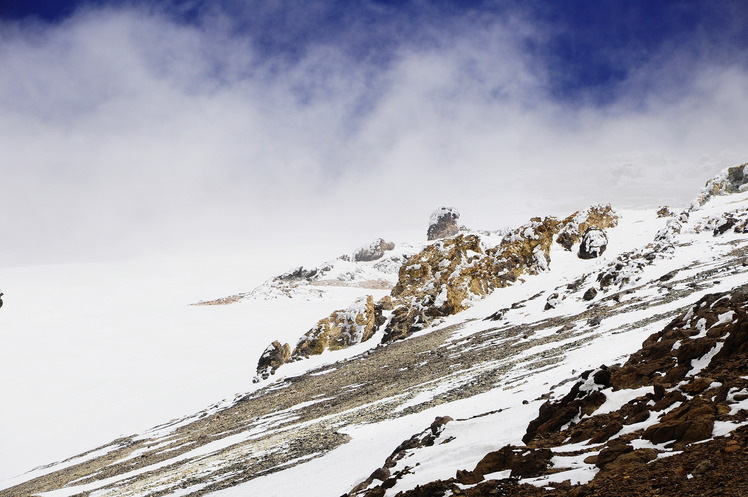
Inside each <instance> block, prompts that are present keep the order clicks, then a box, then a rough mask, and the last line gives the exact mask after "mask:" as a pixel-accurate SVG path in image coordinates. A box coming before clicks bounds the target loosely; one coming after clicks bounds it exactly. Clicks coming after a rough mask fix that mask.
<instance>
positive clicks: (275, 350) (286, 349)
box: [257, 340, 291, 380]
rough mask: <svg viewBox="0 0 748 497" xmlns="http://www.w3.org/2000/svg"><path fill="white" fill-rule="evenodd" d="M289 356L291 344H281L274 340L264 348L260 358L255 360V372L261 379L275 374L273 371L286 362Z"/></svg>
mask: <svg viewBox="0 0 748 497" xmlns="http://www.w3.org/2000/svg"><path fill="white" fill-rule="evenodd" d="M290 358H291V346H290V345H289V344H287V343H286V344H283V345H281V343H280V342H279V341H277V340H276V341H274V342H273V343H271V344H270V345H269V346H268V347H267V348H266V349H265V352H263V353H262V355H261V356H260V360H259V361H258V362H257V374H258V377H260V378H262V379H265V380H266V379H268V377H269V376H270V375H271V374H275V371H276V370H277V369H278V368H279V367H281V366H282V365H283V364H285V363H286V362H288V360H289V359H290Z"/></svg>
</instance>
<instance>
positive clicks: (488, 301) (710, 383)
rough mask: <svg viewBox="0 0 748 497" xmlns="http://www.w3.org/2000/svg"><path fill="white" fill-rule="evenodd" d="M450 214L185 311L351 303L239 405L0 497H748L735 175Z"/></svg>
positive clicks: (103, 450) (739, 183) (745, 206)
mask: <svg viewBox="0 0 748 497" xmlns="http://www.w3.org/2000/svg"><path fill="white" fill-rule="evenodd" d="M458 219H459V213H458V212H457V211H456V209H454V208H442V209H440V210H439V211H437V212H435V214H434V216H432V219H431V223H430V225H429V227H428V229H427V230H426V233H425V235H426V236H424V241H416V242H412V241H411V242H409V243H399V242H397V241H396V242H395V243H392V242H389V241H385V240H382V239H377V240H375V241H374V242H372V243H371V244H370V245H368V246H366V247H362V248H361V249H359V250H357V251H355V252H353V253H351V254H348V255H345V256H341V257H339V258H337V259H334V260H332V261H330V262H328V263H325V264H323V265H320V266H318V267H315V268H297V269H294V270H291V271H289V272H287V273H285V274H283V275H280V276H278V277H276V278H273V279H272V280H269V281H268V282H266V283H265V284H263V285H261V286H260V287H258V288H256V289H255V290H252V291H250V292H247V293H242V294H237V295H232V296H228V297H221V298H218V299H213V300H205V301H202V302H198V303H197V304H198V305H232V306H242V305H246V304H247V302H251V301H257V300H280V301H283V302H285V301H287V306H284V309H286V311H285V312H289V313H293V312H294V305H295V302H297V301H299V300H314V299H319V300H325V299H330V301H331V302H332V299H331V298H330V295H333V294H335V295H338V296H339V295H340V294H336V293H335V292H339V291H341V290H343V289H344V290H345V292H346V293H345V295H349V294H351V295H352V294H353V293H355V294H356V295H357V297H356V298H354V299H352V300H351V301H350V303H349V304H348V306H347V307H344V308H339V309H335V310H333V309H330V311H329V312H328V313H327V314H323V315H320V316H319V317H318V321H316V322H310V323H309V326H308V328H307V329H300V330H297V331H298V334H297V336H298V340H297V342H296V343H295V344H290V343H282V341H281V340H275V341H273V342H272V344H270V345H269V346H268V348H267V349H266V350H265V352H264V353H263V354H262V355H261V356H260V357H248V358H247V360H248V361H252V362H256V363H257V376H256V378H255V379H254V382H255V384H256V386H257V388H256V389H255V390H253V391H251V392H250V393H248V394H246V395H243V396H240V397H238V398H237V399H235V400H233V401H227V402H222V403H217V404H215V405H213V406H210V407H209V408H206V409H205V410H203V411H201V412H198V413H195V414H193V415H189V416H186V417H184V418H182V419H178V420H172V421H169V422H167V423H165V424H163V425H160V426H157V427H155V428H153V429H151V430H149V431H146V432H144V433H141V434H138V435H133V436H129V437H125V438H121V439H118V440H114V441H112V442H111V443H110V444H107V445H105V446H102V447H98V448H94V449H92V450H91V451H89V452H86V453H83V454H81V455H79V456H76V457H73V458H70V459H68V460H65V461H61V462H58V463H54V464H51V465H49V466H46V467H43V468H37V469H35V470H33V471H31V472H29V473H27V474H25V475H22V476H20V477H18V478H16V479H14V480H12V481H7V482H2V484H3V485H2V486H3V487H5V488H4V489H3V490H0V496H9V497H10V496H13V497H18V496H31V495H44V496H48V497H62V496H75V495H83V496H96V497H101V496H136V495H138V496H154V497H155V496H160V495H180V496H187V495H194V496H198V495H208V494H210V495H217V496H222V497H231V496H243V495H255V494H258V495H279V496H280V495H312V496H316V495H320V496H323V495H326V496H339V495H347V496H354V495H355V496H366V497H380V496H388V497H390V496H395V495H401V496H413V497H415V496H419V497H420V496H447V495H455V496H458V495H467V496H488V495H517V496H536V495H564V496H566V495H569V496H592V495H601V496H602V495H621V488H622V485H625V488H626V494H627V495H628V494H630V495H660V496H664V495H673V496H675V495H746V493H748V477H746V476H745V475H746V474H748V473H747V472H746V471H744V470H745V469H748V458H746V454H748V446H747V445H746V439H747V438H748V428H746V426H747V425H748V379H747V378H748V317H746V310H747V309H748V239H746V232H747V231H748V165H740V166H736V167H733V168H730V169H728V170H725V171H723V172H722V173H720V174H719V175H718V176H716V177H715V178H713V179H712V180H710V181H709V182H708V183H707V185H706V187H705V188H704V189H703V190H702V191H701V192H700V193H699V194H698V196H697V197H696V198H695V200H694V201H693V202H692V203H691V205H690V206H688V207H687V208H685V209H680V210H678V209H675V210H671V209H670V208H667V207H663V208H661V209H659V210H657V211H654V210H651V211H618V210H616V209H615V207H614V206H613V207H611V206H607V205H596V206H592V207H590V208H589V209H586V210H583V211H579V212H575V213H571V214H569V215H567V216H566V217H563V218H556V217H550V216H548V217H544V218H540V217H538V218H533V219H531V220H530V221H529V222H528V223H526V224H525V225H522V226H520V227H517V228H514V229H506V230H501V231H497V232H483V231H474V230H470V229H468V228H465V227H462V226H458V225H457V220H458ZM426 238H428V239H429V240H428V241H427V240H426ZM284 299H285V300H284ZM341 300H342V299H340V298H336V299H335V302H338V301H341ZM252 381H253V379H252V378H247V384H248V385H249V384H251V383H252ZM710 492H711V493H710Z"/></svg>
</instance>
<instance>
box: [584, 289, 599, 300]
mask: <svg viewBox="0 0 748 497" xmlns="http://www.w3.org/2000/svg"><path fill="white" fill-rule="evenodd" d="M595 297H597V290H596V289H595V287H589V288H588V289H587V291H586V292H584V295H582V300H592V299H594V298H595Z"/></svg>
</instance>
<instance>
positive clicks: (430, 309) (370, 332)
mask: <svg viewBox="0 0 748 497" xmlns="http://www.w3.org/2000/svg"><path fill="white" fill-rule="evenodd" d="M452 211H453V209H452V210H449V211H448V213H451V212H452ZM445 215H446V214H445ZM432 217H433V216H432ZM448 217H450V218H451V214H450V216H448ZM438 218H439V219H441V218H442V217H438ZM617 223H618V214H616V212H615V211H614V210H613V209H612V207H611V206H610V205H595V206H592V207H590V208H589V209H587V210H585V211H580V212H576V213H574V214H572V215H570V216H568V217H566V218H564V219H562V220H559V219H556V218H554V217H546V218H543V219H541V218H533V219H531V220H530V222H529V223H527V224H525V225H522V226H520V227H518V228H516V229H514V230H511V231H509V232H508V233H506V234H505V235H504V236H503V237H502V238H501V239H500V241H499V243H497V244H496V245H493V246H490V245H488V244H487V241H488V240H489V239H488V238H487V237H485V236H483V235H481V234H480V233H460V234H456V235H454V236H450V237H446V238H443V239H440V240H437V241H436V242H434V243H432V244H430V245H428V246H426V247H425V248H424V249H423V250H421V251H420V252H418V253H416V254H414V255H412V256H410V257H409V258H407V260H406V261H405V262H404V264H402V266H401V267H400V269H399V271H398V280H397V283H396V284H395V286H394V287H393V288H392V291H391V293H390V295H389V296H388V297H385V298H383V299H381V300H380V301H379V302H377V303H376V304H374V303H373V301H372V302H371V303H370V305H369V306H368V307H362V306H361V305H358V304H354V306H352V307H351V308H349V309H346V310H340V311H335V312H334V313H333V314H332V315H331V316H330V317H329V318H324V319H323V320H321V321H319V322H318V323H317V324H316V325H315V326H314V327H313V328H312V329H311V330H309V331H308V332H307V333H306V334H304V335H303V336H302V337H301V338H300V339H299V341H298V342H297V344H296V347H295V348H294V349H293V352H292V354H291V356H290V358H289V359H290V360H297V359H300V358H303V357H308V356H310V355H316V354H320V353H322V352H324V351H325V350H336V349H340V348H343V347H348V346H351V345H355V344H357V343H360V342H362V341H366V340H368V339H370V338H371V337H372V336H374V334H375V333H376V330H377V329H378V328H379V327H380V326H381V327H382V329H383V334H382V338H381V343H384V344H386V343H390V342H393V341H395V340H401V339H403V338H406V337H408V336H410V335H411V334H413V333H414V332H417V331H419V330H421V329H423V328H425V327H428V326H430V325H432V324H433V323H434V322H435V321H438V320H440V319H443V318H444V317H447V316H451V315H454V314H456V313H459V312H461V311H463V310H465V309H467V308H469V307H471V306H472V305H473V303H474V302H475V301H476V300H478V299H480V298H482V297H484V296H486V295H488V294H490V293H491V292H493V291H494V290H495V289H497V288H502V287H506V286H508V285H512V284H514V283H515V282H517V281H518V280H520V279H521V277H522V276H523V275H533V274H538V273H539V272H542V271H548V269H549V266H550V263H551V261H550V247H551V245H552V244H553V243H554V240H555V241H557V242H558V243H559V244H561V245H563V246H564V248H566V249H568V250H570V249H571V247H572V246H573V245H574V244H577V243H579V242H580V241H582V239H583V238H584V237H587V238H588V239H589V238H590V236H591V235H590V234H591V233H603V231H602V230H603V229H605V228H612V227H615V226H616V225H617ZM604 236H605V235H604V233H603V234H602V235H598V239H600V237H604ZM559 239H560V240H561V241H558V240H559ZM595 246H596V247H597V248H595V249H594V250H595V254H597V255H599V254H601V253H602V251H604V248H602V249H601V248H600V246H599V245H595ZM586 250H588V251H589V250H592V249H586ZM589 254H591V252H585V255H584V258H593V257H594V256H592V255H589ZM595 256H596V255H595ZM580 257H582V255H580ZM367 299H369V301H370V300H371V299H372V297H371V296H368V297H367ZM357 309H358V310H357ZM387 311H391V312H388V315H386V316H385V314H384V312H387ZM340 316H348V317H347V318H345V319H342V320H341V319H340ZM362 322H367V323H370V324H371V325H372V326H373V327H370V328H367V330H366V332H365V333H360V332H359V331H357V330H356V327H357V326H359V324H357V323H362ZM330 336H334V338H332V341H331V340H330V339H328V337H330ZM343 336H344V337H346V338H339V337H343ZM280 365H282V364H279V365H278V366H275V367H272V368H267V365H266V364H265V361H264V360H263V359H262V358H261V360H260V361H259V363H258V370H257V373H258V377H257V378H258V380H259V379H267V378H268V377H269V376H270V375H271V374H274V373H275V371H276V370H277V367H279V366H280Z"/></svg>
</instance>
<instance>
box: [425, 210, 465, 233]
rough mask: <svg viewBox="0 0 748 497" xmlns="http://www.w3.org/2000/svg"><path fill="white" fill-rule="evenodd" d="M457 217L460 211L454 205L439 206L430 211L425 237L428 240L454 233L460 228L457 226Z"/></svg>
mask: <svg viewBox="0 0 748 497" xmlns="http://www.w3.org/2000/svg"><path fill="white" fill-rule="evenodd" d="M459 218H460V213H459V212H457V209H455V208H454V207H439V208H438V209H436V210H435V211H434V212H432V213H431V219H430V220H429V228H428V230H427V231H426V238H427V239H428V240H438V239H440V238H447V237H449V236H453V235H456V234H457V232H458V231H459V230H460V228H459V226H457V220H458V219H459Z"/></svg>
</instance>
